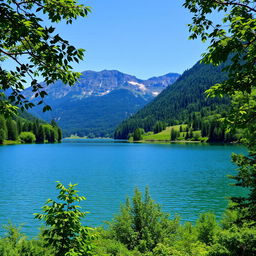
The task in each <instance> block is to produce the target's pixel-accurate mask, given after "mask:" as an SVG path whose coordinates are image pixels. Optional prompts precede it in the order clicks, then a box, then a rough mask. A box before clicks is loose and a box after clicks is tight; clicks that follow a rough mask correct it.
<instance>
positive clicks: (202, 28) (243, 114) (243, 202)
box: [184, 0, 256, 225]
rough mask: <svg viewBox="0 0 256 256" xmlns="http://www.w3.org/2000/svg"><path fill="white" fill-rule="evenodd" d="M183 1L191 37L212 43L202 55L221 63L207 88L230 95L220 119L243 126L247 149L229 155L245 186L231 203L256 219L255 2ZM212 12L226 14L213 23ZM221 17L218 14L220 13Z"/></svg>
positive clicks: (241, 220) (242, 216) (248, 217)
mask: <svg viewBox="0 0 256 256" xmlns="http://www.w3.org/2000/svg"><path fill="white" fill-rule="evenodd" d="M184 6H185V7H186V8H188V9H189V10H190V12H191V13H192V14H193V23H192V24H190V25H189V30H190V32H191V36H190V38H191V39H195V38H198V37H200V38H201V39H202V40H203V41H206V40H208V41H209V42H210V46H209V47H208V52H207V53H205V54H204V57H203V61H204V62H205V63H212V64H214V65H219V64H221V63H225V67H224V71H226V72H227V73H228V77H227V79H226V80H225V81H224V82H222V83H219V84H216V85H214V86H213V87H212V88H211V89H209V90H208V91H207V93H208V95H209V96H212V97H215V96H223V95H228V96H229V97H231V98H232V104H231V111H230V114H229V115H228V117H227V118H225V119H224V121H225V122H226V125H227V127H228V129H229V130H234V129H236V128H240V129H242V130H243V137H244V143H245V145H247V147H248V150H249V154H248V155H247V156H245V155H237V154H234V155H233V162H234V163H236V164H237V166H238V174H237V175H236V176H231V178H233V179H234V180H235V185H236V186H239V187H242V188H245V189H247V191H248V190H249V193H248V194H247V195H246V196H243V197H233V198H232V201H233V203H234V204H233V208H235V209H237V210H238V211H239V212H240V214H239V216H240V218H238V222H239V223H240V224H243V223H244V222H245V221H246V222H251V225H255V224H256V164H255V163H256V118H255V113H256V99H255V81H256V65H255V55H256V33H255V32H256V30H255V27H256V18H255V15H256V8H255V1H254V0H243V1H241V0H234V1H233V0H232V1H231V0H225V1H224V0H212V1H201V0H186V1H185V3H184ZM212 12H219V13H220V15H222V14H223V15H225V16H224V17H223V19H222V21H221V22H217V23H214V22H213V21H212V19H211V17H212V16H211V15H212ZM218 20H219V19H218Z"/></svg>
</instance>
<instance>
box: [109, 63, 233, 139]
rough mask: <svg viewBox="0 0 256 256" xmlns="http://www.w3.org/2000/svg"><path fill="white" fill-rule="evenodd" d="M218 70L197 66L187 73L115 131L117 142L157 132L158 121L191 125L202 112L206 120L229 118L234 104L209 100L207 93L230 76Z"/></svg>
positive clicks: (224, 100) (170, 124)
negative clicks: (139, 133)
mask: <svg viewBox="0 0 256 256" xmlns="http://www.w3.org/2000/svg"><path fill="white" fill-rule="evenodd" d="M222 69H223V65H220V66H218V67H215V66H212V65H205V64H199V63H197V64H196V65H195V66H194V67H192V68H191V69H189V70H187V71H185V72H184V73H183V74H182V76H181V77H180V78H179V79H178V80H177V81H176V82H175V83H174V84H173V85H170V86H168V87H167V88H166V89H165V90H164V91H163V92H162V93H160V94H159V95H158V96H157V97H156V98H155V99H154V100H153V101H152V102H150V103H149V104H147V105H146V106H145V107H144V108H142V109H141V110H140V111H138V112H137V113H136V114H135V115H133V116H132V117H131V118H129V119H127V120H125V121H123V122H122V123H121V124H120V125H119V126H118V127H117V128H116V130H115V135H114V137H115V138H116V139H128V137H129V134H131V133H133V132H134V131H135V129H136V128H143V129H144V130H145V132H148V131H153V130H154V126H155V125H156V123H157V122H158V121H161V122H165V123H166V124H167V126H172V125H178V124H182V123H183V124H188V123H189V122H190V119H191V115H192V114H193V113H196V112H200V115H201V117H202V118H205V117H206V116H212V115H215V114H220V115H225V113H226V112H227V110H228V109H229V104H230V100H229V99H228V98H226V97H224V98H207V97H206V95H205V90H207V89H209V88H210V87H211V86H213V85H214V84H216V83H219V82H221V81H223V80H225V79H226V77H227V75H226V73H223V72H222V71H221V70H222Z"/></svg>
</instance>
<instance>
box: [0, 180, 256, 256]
mask: <svg viewBox="0 0 256 256" xmlns="http://www.w3.org/2000/svg"><path fill="white" fill-rule="evenodd" d="M74 187H75V185H72V184H70V185H69V186H68V187H67V188H66V187H64V186H63V185H62V184H61V183H58V184H57V188H58V189H59V190H60V191H59V196H58V199H60V200H59V202H56V201H54V200H50V199H49V200H48V201H47V203H46V205H45V206H44V207H43V208H42V209H43V213H39V214H35V218H37V219H39V220H43V221H45V223H46V226H45V227H44V228H43V229H41V233H40V234H39V236H38V238H36V239H32V240H28V239H27V238H26V237H25V235H23V234H22V233H21V232H20V230H19V229H17V228H16V227H14V226H12V225H9V226H7V232H6V234H5V235H4V236H3V237H2V238H1V239H0V255H7V256H28V255H30V256H64V255H66V256H89V255H94V256H242V255H243V256H253V255H256V226H255V219H254V218H253V217H252V216H251V217H250V218H249V219H245V218H244V216H245V215H244V214H245V213H246V212H247V211H248V209H247V207H246V206H244V207H243V209H240V210H238V209H237V208H236V207H235V206H236V205H235V204H234V203H233V204H232V205H230V207H229V208H228V209H227V210H226V212H225V213H224V215H223V218H222V219H221V220H220V221H219V222H218V221H217V220H216V217H215V215H214V214H213V213H202V214H201V215H200V216H199V218H198V219H197V221H196V222H195V223H194V224H192V223H191V222H185V223H182V222H181V220H180V218H179V217H178V216H172V218H170V215H169V214H168V213H165V212H163V211H162V210H161V207H160V206H159V205H158V204H157V203H156V202H155V201H154V200H153V199H152V198H151V197H150V194H149V190H148V189H147V188H146V190H145V193H144V195H142V193H141V192H140V191H139V190H138V189H135V193H134V196H133V197H132V198H131V199H130V198H128V199H127V200H126V203H125V204H123V205H122V206H121V208H120V213H119V214H118V215H116V216H115V217H114V219H113V220H112V221H110V222H108V228H106V229H104V228H89V227H87V226H83V225H82V224H81V218H82V217H84V216H85V214H86V213H85V212H82V211H81V210H80V208H78V207H77V206H76V205H75V203H76V202H80V201H81V200H84V199H85V198H84V197H80V196H78V194H77V190H75V189H74Z"/></svg>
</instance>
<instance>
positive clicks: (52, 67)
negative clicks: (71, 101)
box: [0, 0, 90, 116]
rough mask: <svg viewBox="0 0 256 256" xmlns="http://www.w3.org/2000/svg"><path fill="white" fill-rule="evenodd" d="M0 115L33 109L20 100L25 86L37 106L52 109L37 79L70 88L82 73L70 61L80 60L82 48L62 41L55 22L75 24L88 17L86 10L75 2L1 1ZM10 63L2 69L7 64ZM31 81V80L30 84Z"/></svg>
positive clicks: (41, 0)
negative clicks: (61, 83)
mask: <svg viewBox="0 0 256 256" xmlns="http://www.w3.org/2000/svg"><path fill="white" fill-rule="evenodd" d="M0 9H1V16H0V26H1V35H0V62H1V63H2V64H1V66H0V112H1V114H4V115H5V116H7V115H12V114H15V113H17V110H18V109H19V108H20V109H21V110H25V109H28V108H31V107H34V106H35V104H34V103H33V102H32V101H31V98H28V97H27V98H26V97H24V95H23V91H24V89H25V86H26V85H27V84H28V83H29V84H30V85H31V88H32V90H33V92H34V93H35V94H34V97H35V98H39V99H40V100H39V101H38V103H37V104H38V105H41V104H43V105H44V107H43V110H44V111H47V110H50V109H51V107H50V106H49V105H46V103H45V102H44V97H45V96H46V95H47V93H46V91H45V89H44V88H43V87H42V85H41V84H40V83H39V82H38V77H39V76H40V79H43V82H44V83H45V84H46V85H49V84H51V83H54V82H55V81H57V80H61V81H63V82H64V83H65V84H69V85H73V84H74V83H75V82H76V81H77V79H78V77H79V76H80V73H78V72H74V71H72V69H73V67H72V66H71V63H72V62H79V61H80V60H82V59H83V52H84V50H83V49H76V48H75V47H74V46H73V45H71V44H70V43H69V42H68V41H67V40H65V39H63V38H62V37H61V36H60V35H59V34H58V33H56V31H55V28H54V27H53V26H52V24H54V23H58V22H60V21H65V22H66V24H71V23H72V22H73V20H74V19H77V18H79V17H85V16H87V14H88V12H89V11H90V8H89V7H86V6H84V5H82V4H79V3H78V2H77V1H75V0H74V1H73V0H72V1H65V0H58V1H44V0H39V1H20V2H17V1H14V0H8V1H0ZM6 60H8V63H9V65H10V64H11V65H12V66H11V67H12V68H11V70H10V69H8V68H6V66H8V65H6V63H5V61H6ZM28 78H29V79H28Z"/></svg>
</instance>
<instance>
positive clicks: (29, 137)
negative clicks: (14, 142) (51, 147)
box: [19, 132, 36, 143]
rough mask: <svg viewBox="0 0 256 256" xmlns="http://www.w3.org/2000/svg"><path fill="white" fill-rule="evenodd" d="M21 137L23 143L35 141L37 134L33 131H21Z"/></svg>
mask: <svg viewBox="0 0 256 256" xmlns="http://www.w3.org/2000/svg"><path fill="white" fill-rule="evenodd" d="M19 139H20V140H21V142H22V143H33V142H35V141H36V136H35V135H34V133H32V132H21V134H20V135H19Z"/></svg>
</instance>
